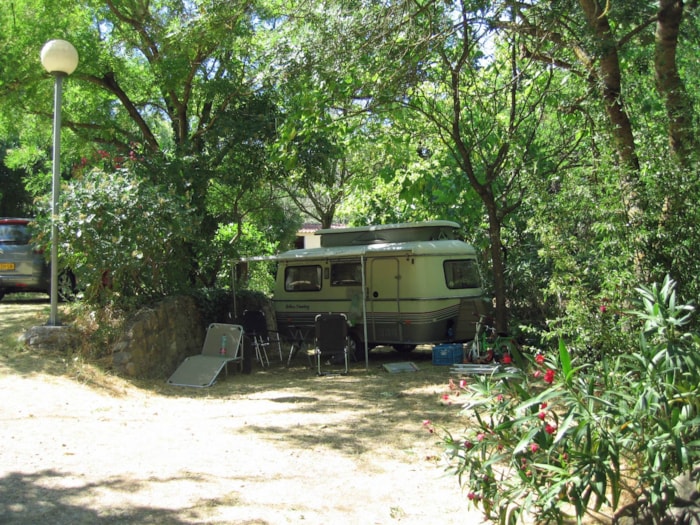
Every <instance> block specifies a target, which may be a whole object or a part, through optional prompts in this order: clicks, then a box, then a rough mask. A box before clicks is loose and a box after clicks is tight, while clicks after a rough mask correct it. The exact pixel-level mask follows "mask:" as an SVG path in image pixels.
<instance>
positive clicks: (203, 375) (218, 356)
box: [168, 323, 243, 387]
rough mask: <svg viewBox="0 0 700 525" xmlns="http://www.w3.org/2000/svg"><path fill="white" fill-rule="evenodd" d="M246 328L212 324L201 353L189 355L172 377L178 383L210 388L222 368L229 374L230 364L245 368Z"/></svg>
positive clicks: (174, 382)
mask: <svg viewBox="0 0 700 525" xmlns="http://www.w3.org/2000/svg"><path fill="white" fill-rule="evenodd" d="M242 338H243V327H242V326H241V325H237V324H223V323H212V324H210V325H209V328H207V336H206V338H205V339H204V346H203V347H202V353H201V354H200V355H193V356H190V357H188V358H186V359H185V360H184V361H183V362H182V364H181V365H180V366H179V367H178V368H177V370H175V372H174V373H173V374H172V375H171V376H170V378H169V379H168V383H169V384H171V385H176V386H193V387H206V386H211V385H213V384H214V382H215V381H216V378H217V377H218V376H219V374H220V373H221V371H222V370H224V373H225V374H226V375H228V364H229V363H235V364H236V365H238V366H239V367H241V369H242V368H243V352H242V351H241V350H242V348H241V340H242Z"/></svg>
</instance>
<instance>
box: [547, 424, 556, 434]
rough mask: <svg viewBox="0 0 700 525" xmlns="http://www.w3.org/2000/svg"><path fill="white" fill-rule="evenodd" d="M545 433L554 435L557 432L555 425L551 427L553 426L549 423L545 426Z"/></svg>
mask: <svg viewBox="0 0 700 525" xmlns="http://www.w3.org/2000/svg"><path fill="white" fill-rule="evenodd" d="M544 431H545V432H546V433H547V434H554V433H555V432H556V431H557V427H556V426H554V425H551V424H549V423H547V424H546V425H545V426H544Z"/></svg>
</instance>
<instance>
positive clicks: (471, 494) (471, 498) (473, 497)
mask: <svg viewBox="0 0 700 525" xmlns="http://www.w3.org/2000/svg"><path fill="white" fill-rule="evenodd" d="M467 497H468V498H469V499H470V500H472V501H473V500H475V499H476V497H477V496H476V494H474V493H473V492H470V493H469V494H467Z"/></svg>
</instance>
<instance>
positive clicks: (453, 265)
mask: <svg viewBox="0 0 700 525" xmlns="http://www.w3.org/2000/svg"><path fill="white" fill-rule="evenodd" d="M443 267H444V269H445V284H446V285H447V287H448V288H450V289H452V290H454V289H459V288H479V286H481V279H480V278H479V270H478V269H477V267H476V261H475V260H474V259H461V260H457V261H445V262H444V263H443Z"/></svg>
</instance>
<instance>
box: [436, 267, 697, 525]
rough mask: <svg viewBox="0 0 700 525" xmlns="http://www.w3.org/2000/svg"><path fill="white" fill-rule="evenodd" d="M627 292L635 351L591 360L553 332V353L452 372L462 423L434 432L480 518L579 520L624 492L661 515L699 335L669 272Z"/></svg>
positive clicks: (691, 450) (687, 453)
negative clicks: (474, 371)
mask: <svg viewBox="0 0 700 525" xmlns="http://www.w3.org/2000/svg"><path fill="white" fill-rule="evenodd" d="M638 292H639V295H640V308H639V309H638V310H635V311H633V312H631V315H633V316H634V318H635V319H637V320H638V321H639V323H640V325H642V328H641V338H640V342H639V345H638V347H637V348H636V349H635V350H634V351H631V352H630V353H628V354H622V355H613V356H606V357H604V358H603V359H602V361H601V362H600V363H596V364H593V363H589V362H586V361H585V360H582V359H580V358H578V357H576V356H575V355H572V354H571V353H570V352H569V350H568V349H567V347H566V345H565V344H564V342H563V341H560V343H559V348H558V352H554V353H552V354H551V355H549V356H545V354H543V353H539V354H537V355H536V356H534V357H532V356H531V357H530V364H531V367H530V369H528V370H523V371H508V372H503V373H497V374H495V375H494V376H492V377H477V378H475V379H473V380H471V379H470V380H469V381H467V380H464V381H462V383H461V384H460V387H461V388H462V389H463V391H464V393H466V394H467V396H468V397H469V402H468V403H467V404H466V405H464V411H463V413H464V415H466V416H470V417H471V418H472V421H473V424H472V425H470V428H469V429H468V430H467V431H466V432H467V433H466V435H464V436H461V437H455V436H453V435H452V434H450V433H449V432H447V431H443V433H442V435H441V437H442V439H443V442H444V444H445V447H446V451H447V454H448V457H449V460H450V464H451V467H450V468H451V470H452V471H453V472H454V473H455V474H456V475H457V476H458V477H459V480H460V483H461V484H462V485H464V486H465V487H467V489H468V491H469V492H468V498H469V501H470V502H471V504H473V505H475V506H477V507H479V508H481V509H482V510H483V511H484V513H485V514H486V515H487V516H490V517H492V518H496V519H498V520H499V522H500V523H508V524H510V523H515V522H516V521H518V520H521V521H524V520H525V519H526V518H528V519H529V518H535V519H536V520H538V522H554V523H563V522H564V521H565V518H566V517H567V516H568V515H570V514H573V515H574V516H575V517H576V518H577V520H578V521H579V523H580V522H581V520H582V519H583V517H584V515H585V513H586V511H587V509H595V510H599V509H601V508H602V507H603V506H604V505H605V506H608V507H609V508H610V509H611V510H612V511H615V510H616V509H617V508H618V506H619V505H620V501H621V496H622V494H623V493H624V492H629V493H630V495H631V496H632V497H638V496H640V495H645V496H646V497H647V499H648V501H649V502H650V504H651V506H652V508H653V510H654V511H655V512H656V514H657V515H658V516H660V515H661V514H662V513H663V510H664V509H663V504H664V502H668V501H669V498H672V497H673V491H674V488H673V484H672V480H673V478H674V477H675V476H677V475H678V474H680V473H682V472H685V471H689V470H690V469H692V468H693V465H694V464H695V461H696V460H697V459H698V452H699V451H700V449H699V448H698V444H699V443H700V441H698V440H699V438H700V418H699V417H698V408H699V405H698V393H699V392H698V389H699V388H700V386H699V385H700V338H699V337H698V336H697V334H694V333H689V332H685V331H684V328H685V327H687V325H688V323H689V322H690V317H691V314H692V312H693V310H694V309H693V308H692V307H691V306H689V305H681V304H678V303H677V300H676V296H675V283H674V282H673V281H672V280H670V279H669V278H667V279H666V280H665V281H664V283H663V285H662V286H660V287H659V286H657V285H653V286H651V287H640V288H639V289H638ZM460 399H463V397H460ZM427 424H428V426H430V428H431V430H433V431H435V429H433V428H432V425H431V424H430V423H427Z"/></svg>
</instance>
